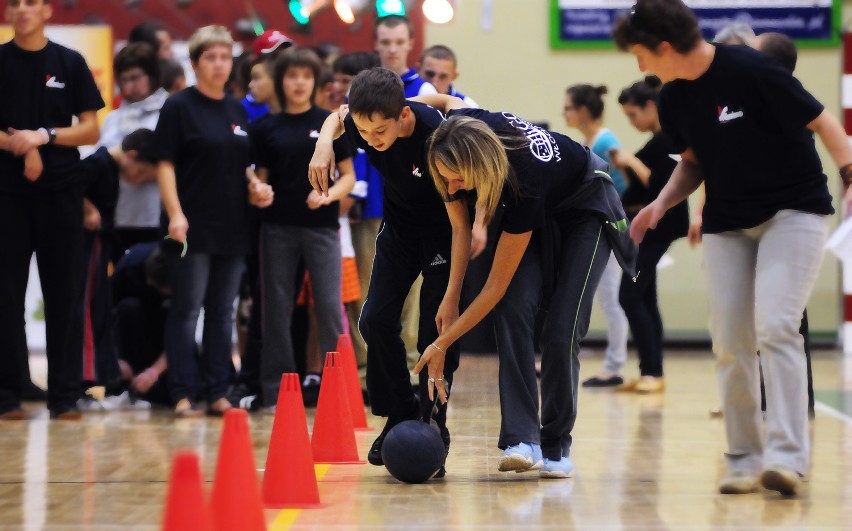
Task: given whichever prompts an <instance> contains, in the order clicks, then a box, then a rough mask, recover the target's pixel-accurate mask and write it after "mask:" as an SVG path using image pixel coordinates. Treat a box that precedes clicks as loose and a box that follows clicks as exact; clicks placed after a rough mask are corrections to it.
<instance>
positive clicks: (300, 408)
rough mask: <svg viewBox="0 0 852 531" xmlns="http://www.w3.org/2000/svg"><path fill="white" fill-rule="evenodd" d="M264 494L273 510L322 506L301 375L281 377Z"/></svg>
mask: <svg viewBox="0 0 852 531" xmlns="http://www.w3.org/2000/svg"><path fill="white" fill-rule="evenodd" d="M261 492H262V493H263V504H264V505H265V506H266V507H269V508H272V509H284V508H285V507H289V508H300V509H306V508H311V507H320V499H319V490H318V489H317V475H316V472H315V471H314V457H313V454H312V453H311V439H310V437H309V436H308V421H307V418H306V417H305V406H304V404H303V403H302V385H301V383H300V381H299V375H298V374H294V373H287V374H284V375H282V376H281V387H280V388H279V390H278V405H277V406H275V420H274V421H273V422H272V437H270V439H269V453H267V454H266V472H265V473H264V474H263V488H262V490H261Z"/></svg>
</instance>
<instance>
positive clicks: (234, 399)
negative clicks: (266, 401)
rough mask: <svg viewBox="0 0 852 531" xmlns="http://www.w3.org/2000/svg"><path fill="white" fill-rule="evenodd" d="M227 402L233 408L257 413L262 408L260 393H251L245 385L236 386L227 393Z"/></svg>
mask: <svg viewBox="0 0 852 531" xmlns="http://www.w3.org/2000/svg"><path fill="white" fill-rule="evenodd" d="M228 402H230V403H231V405H232V406H233V407H238V408H240V409H245V410H246V411H257V410H259V409H260V408H261V406H263V400H261V399H260V393H258V392H255V391H252V389H250V388H249V386H247V385H246V384H242V383H241V384H237V385H235V386H233V387H232V388H231V391H230V392H229V393H228Z"/></svg>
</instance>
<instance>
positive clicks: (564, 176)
mask: <svg viewBox="0 0 852 531" xmlns="http://www.w3.org/2000/svg"><path fill="white" fill-rule="evenodd" d="M455 115H465V116H470V117H472V118H476V119H478V120H482V121H483V122H485V123H486V124H487V125H488V127H490V128H491V129H492V130H493V131H494V132H495V133H497V135H498V136H501V137H510V138H511V137H518V138H519V141H521V142H522V145H521V146H519V147H517V148H514V149H507V150H506V155H507V156H508V158H509V164H510V166H511V167H512V170H513V171H514V174H515V177H516V179H517V181H518V185H519V188H520V194H519V195H518V196H517V197H516V196H515V195H514V194H512V193H511V192H510V190H509V188H508V185H507V186H506V187H504V193H503V206H504V212H503V219H502V223H501V229H502V230H503V231H505V232H508V233H510V234H522V233H525V232H530V231H532V230H534V229H538V228H541V227H542V226H543V225H544V221H545V217H546V216H547V215H548V214H551V213H552V214H555V213H556V210H557V208H558V205H559V204H560V203H563V202H564V201H565V200H566V199H567V198H569V197H570V196H571V195H572V194H573V193H574V192H575V191H576V190H577V189H578V188H579V187H580V185H581V184H582V181H583V177H584V176H585V174H586V169H587V166H588V157H589V155H588V153H587V150H586V148H585V147H583V146H581V145H580V144H578V143H577V142H574V141H573V140H571V139H570V138H568V137H567V136H565V135H561V134H559V133H554V132H551V131H547V130H546V129H542V128H540V127H538V126H535V125H533V124H531V123H529V122H527V121H524V120H522V119H521V118H518V117H517V116H515V115H513V114H511V113H507V112H503V113H498V112H490V111H487V110H484V109H458V110H453V111H450V113H449V114H448V116H455Z"/></svg>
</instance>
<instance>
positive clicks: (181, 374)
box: [155, 26, 272, 416]
mask: <svg viewBox="0 0 852 531" xmlns="http://www.w3.org/2000/svg"><path fill="white" fill-rule="evenodd" d="M232 47H233V40H232V39H231V35H230V34H229V33H228V30H227V29H225V28H223V27H221V26H206V27H203V28H201V29H199V30H198V31H196V32H195V34H193V36H192V38H191V39H190V42H189V54H190V60H191V61H192V66H193V69H194V70H195V74H196V77H197V78H198V84H197V85H196V86H194V87H190V88H188V89H185V90H183V91H181V92H178V93H177V94H175V95H173V96H171V97H169V99H168V100H166V103H165V105H163V109H162V110H161V111H160V120H159V122H158V123H157V129H156V132H155V140H156V142H155V145H156V152H157V154H158V156H159V159H160V164H159V181H160V193H161V195H162V198H163V204H164V206H165V209H166V212H167V213H168V219H169V221H168V237H169V238H171V239H172V240H174V241H175V242H178V243H182V244H183V246H184V250H188V253H186V255H185V256H184V255H183V254H184V253H181V255H180V256H178V255H177V252H175V251H176V247H179V246H177V245H176V246H174V247H172V248H171V250H172V251H173V252H172V253H171V254H170V256H171V257H172V260H173V264H172V269H171V271H172V273H171V277H172V278H171V285H172V301H171V308H170V310H169V317H168V322H167V324H166V356H167V358H168V365H169V386H170V389H171V394H172V400H173V401H174V402H175V414H176V415H178V416H186V415H196V414H200V411H197V410H196V409H195V408H194V401H195V400H196V399H197V398H198V397H197V396H196V395H197V388H198V382H197V380H198V375H197V371H196V367H195V364H194V363H193V361H192V356H193V351H194V350H195V327H196V324H197V321H198V315H199V313H200V311H201V307H202V306H203V307H204V310H205V317H204V338H203V351H204V362H205V365H206V367H205V369H206V374H205V375H204V376H205V379H206V383H207V404H208V412H209V413H211V414H222V413H224V411H225V410H227V409H229V408H230V407H231V405H230V403H229V402H228V400H227V399H226V398H225V394H226V391H227V389H228V379H229V376H230V373H231V370H232V368H231V360H230V356H231V330H232V328H233V326H234V322H233V319H234V316H233V309H232V305H233V303H234V299H235V298H236V296H237V292H238V289H239V283H240V277H241V275H242V272H243V258H244V255H245V254H246V252H247V251H248V238H247V231H246V216H247V210H248V208H247V206H248V201H247V199H249V197H248V196H249V195H250V199H251V201H252V202H253V203H255V204H258V206H262V205H268V204H269V203H270V202H271V200H272V191H271V189H270V188H269V186H268V185H266V184H263V183H260V182H257V181H254V182H250V184H249V186H248V193H247V187H246V177H247V169H248V168H249V165H250V154H249V139H248V133H247V126H248V123H247V122H248V120H247V118H246V112H245V109H243V107H242V105H240V102H239V101H237V100H236V99H234V98H233V97H231V96H229V95H226V94H225V83H226V82H227V80H228V74H229V73H230V71H231V66H232V64H233V59H232V56H231V51H232Z"/></svg>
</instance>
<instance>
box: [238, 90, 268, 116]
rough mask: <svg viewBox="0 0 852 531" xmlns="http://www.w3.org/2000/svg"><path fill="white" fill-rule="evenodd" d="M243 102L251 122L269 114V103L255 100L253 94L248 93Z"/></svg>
mask: <svg viewBox="0 0 852 531" xmlns="http://www.w3.org/2000/svg"><path fill="white" fill-rule="evenodd" d="M241 103H242V104H243V107H245V109H246V114H248V121H249V123H251V122H253V121H255V120H257V119H258V118H263V117H264V116H266V115H267V114H269V105H267V104H265V103H258V102H256V101H254V98H252V97H251V94H246V97H245V98H243V100H242V102H241Z"/></svg>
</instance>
